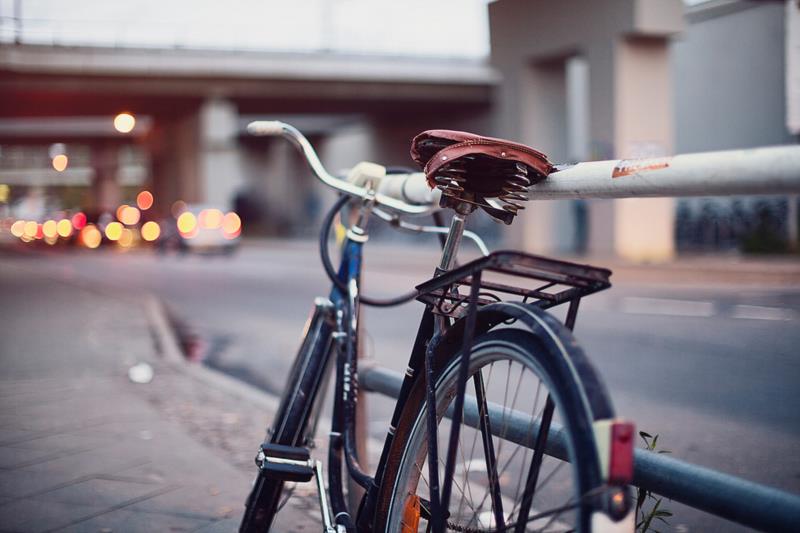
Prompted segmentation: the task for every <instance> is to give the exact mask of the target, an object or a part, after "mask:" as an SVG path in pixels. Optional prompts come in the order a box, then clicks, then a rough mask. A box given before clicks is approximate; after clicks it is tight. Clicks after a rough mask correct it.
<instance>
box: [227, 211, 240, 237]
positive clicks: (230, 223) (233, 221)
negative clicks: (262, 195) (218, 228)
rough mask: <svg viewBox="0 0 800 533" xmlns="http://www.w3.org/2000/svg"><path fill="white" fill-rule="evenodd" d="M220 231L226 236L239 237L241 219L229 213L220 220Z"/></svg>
mask: <svg viewBox="0 0 800 533" xmlns="http://www.w3.org/2000/svg"><path fill="white" fill-rule="evenodd" d="M222 231H223V232H224V233H225V234H226V235H234V234H235V235H239V233H241V231H242V219H241V218H239V215H237V214H236V213H234V212H233V211H231V212H230V213H227V214H226V215H225V217H224V218H223V219H222Z"/></svg>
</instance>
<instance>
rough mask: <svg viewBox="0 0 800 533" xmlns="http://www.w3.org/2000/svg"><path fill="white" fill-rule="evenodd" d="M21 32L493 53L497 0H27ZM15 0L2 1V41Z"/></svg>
mask: <svg viewBox="0 0 800 533" xmlns="http://www.w3.org/2000/svg"><path fill="white" fill-rule="evenodd" d="M19 1H20V3H21V6H22V41H23V42H25V43H41V44H59V45H100V46H146V47H159V48H162V47H174V46H181V47H186V48H222V49H240V50H242V49H257V50H286V51H314V52H316V51H320V50H333V51H336V52H353V53H366V54H370V53H374V54H399V55H423V56H424V55H433V56H450V57H465V58H481V57H485V56H486V55H487V54H488V51H489V31H488V14H487V7H486V6H487V4H488V2H489V0H402V1H398V0H295V1H288V0H225V1H218V0H217V1H214V0H19ZM14 3H15V0H0V21H1V22H0V40H2V41H4V42H9V41H12V40H13V39H14V35H15V32H16V25H15V19H14V17H15V11H14Z"/></svg>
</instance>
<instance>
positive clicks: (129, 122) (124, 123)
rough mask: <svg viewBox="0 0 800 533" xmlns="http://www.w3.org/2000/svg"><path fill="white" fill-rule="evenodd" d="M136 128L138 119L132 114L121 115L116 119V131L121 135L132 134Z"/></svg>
mask: <svg viewBox="0 0 800 533" xmlns="http://www.w3.org/2000/svg"><path fill="white" fill-rule="evenodd" d="M134 126H136V118H135V117H134V116H133V115H131V114H130V113H120V114H118V115H117V116H116V117H114V129H115V130H117V131H118V132H120V133H130V132H131V131H133V127H134Z"/></svg>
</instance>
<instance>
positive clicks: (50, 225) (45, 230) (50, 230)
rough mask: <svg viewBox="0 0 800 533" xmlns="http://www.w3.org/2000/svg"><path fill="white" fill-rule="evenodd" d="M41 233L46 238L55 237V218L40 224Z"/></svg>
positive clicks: (56, 224) (56, 235)
mask: <svg viewBox="0 0 800 533" xmlns="http://www.w3.org/2000/svg"><path fill="white" fill-rule="evenodd" d="M42 235H44V236H45V237H47V238H48V239H54V238H57V237H58V223H57V222H56V221H55V220H48V221H47V222H45V223H44V224H42Z"/></svg>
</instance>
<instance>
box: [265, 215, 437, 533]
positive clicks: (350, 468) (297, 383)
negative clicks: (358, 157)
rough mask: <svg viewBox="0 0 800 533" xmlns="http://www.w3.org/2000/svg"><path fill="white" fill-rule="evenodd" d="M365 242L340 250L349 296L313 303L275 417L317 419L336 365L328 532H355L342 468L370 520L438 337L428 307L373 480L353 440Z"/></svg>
mask: <svg viewBox="0 0 800 533" xmlns="http://www.w3.org/2000/svg"><path fill="white" fill-rule="evenodd" d="M362 209H363V210H369V206H368V205H365V206H362ZM363 215H364V213H363V212H362V217H361V219H362V220H364V219H365V218H366V217H365V216H363ZM366 240H367V234H366V232H365V231H364V230H363V229H362V228H361V225H360V224H359V223H356V224H354V225H353V226H352V227H350V229H349V230H348V232H347V236H346V238H345V241H344V243H343V244H342V246H341V258H340V261H339V268H338V277H339V280H340V281H341V282H343V284H344V286H345V287H346V288H347V291H343V290H342V289H341V288H340V287H338V286H337V285H336V284H333V285H332V287H331V291H330V293H329V297H328V298H327V299H326V298H317V300H316V301H315V307H314V311H313V313H312V315H311V317H310V318H309V320H308V322H307V324H306V327H305V330H304V335H303V340H302V342H301V347H300V350H299V351H298V355H297V357H296V359H295V362H294V364H293V366H292V370H291V371H290V376H289V381H288V383H291V384H294V388H293V389H292V391H291V392H290V393H289V394H287V395H285V396H284V399H283V401H282V402H281V405H280V406H279V409H278V412H277V415H276V419H277V420H283V419H285V418H286V417H287V416H300V417H303V419H305V420H309V419H312V418H313V419H315V418H316V414H314V415H312V412H313V411H318V410H319V408H320V403H321V399H320V395H319V391H320V389H322V388H324V387H323V384H324V383H325V382H326V379H327V376H328V374H329V372H330V369H331V368H330V367H331V364H332V363H334V362H335V365H336V384H335V392H334V395H335V398H336V399H337V401H335V402H334V409H333V414H332V419H331V432H330V436H329V452H328V482H329V489H328V492H329V496H330V507H331V511H332V512H331V513H330V514H331V515H332V517H333V518H332V523H330V524H327V523H326V524H325V526H326V529H327V530H329V531H336V530H337V529H336V528H337V525H340V526H344V527H345V528H347V529H352V528H355V521H354V519H353V516H352V515H351V510H348V506H347V504H346V501H345V498H344V491H343V487H344V482H345V477H344V476H343V473H342V462H344V463H345V466H346V468H347V475H348V476H349V477H350V478H352V479H353V480H355V481H356V482H357V483H358V484H359V485H361V486H362V487H364V488H365V489H366V495H365V499H364V504H363V505H362V507H361V509H360V512H359V517H362V519H370V518H371V515H372V509H374V503H375V502H374V498H375V496H376V490H377V488H378V483H379V480H380V479H381V477H382V473H383V469H384V465H385V463H386V453H387V452H388V450H389V448H390V445H391V441H392V437H393V434H394V430H395V427H396V425H397V422H398V419H399V417H400V411H401V409H400V406H402V405H403V403H404V399H405V398H407V396H408V393H409V390H410V388H411V385H412V384H413V378H414V376H416V375H417V374H418V373H419V372H420V371H421V370H423V369H424V366H425V364H424V360H425V353H426V349H425V348H426V345H427V344H428V340H429V339H430V338H431V337H432V336H433V332H434V315H433V313H432V312H431V309H430V308H428V307H426V309H425V311H424V313H423V316H422V320H421V323H420V328H419V332H418V334H417V338H416V341H415V343H414V348H413V350H412V353H411V356H410V359H409V365H408V370H407V372H406V375H407V378H406V381H405V383H404V384H403V388H402V391H401V393H400V396H399V401H398V403H397V406H396V407H395V412H394V414H393V416H392V422H391V425H390V427H389V428H388V432H387V437H386V443H385V445H384V447H383V453H382V455H381V458H380V460H379V462H378V465H377V469H376V473H375V477H374V478H373V477H371V476H369V475H368V474H367V473H366V472H365V471H364V470H363V469H362V467H361V465H360V464H359V458H358V454H357V451H356V443H355V435H354V432H355V424H356V419H355V404H356V401H357V396H358V367H357V365H358V357H357V348H358V323H359V321H358V319H359V316H358V315H359V287H360V279H361V266H362V253H363V245H364V243H365V242H366ZM334 360H335V361H334ZM304 425H305V424H303V426H304ZM315 425H316V423H315V421H313V420H312V424H311V426H310V429H309V430H308V431H307V434H302V435H300V434H298V435H292V436H291V445H296V446H297V445H303V444H307V443H308V439H309V437H311V435H312V434H313V431H314V427H315ZM279 431H280V428H272V430H271V434H272V435H276V434H279ZM376 480H377V481H376ZM320 504H321V505H322V507H323V509H325V508H326V507H327V498H326V495H325V494H323V493H322V492H320ZM325 514H328V513H325V512H323V515H325ZM362 527H368V526H362Z"/></svg>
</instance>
